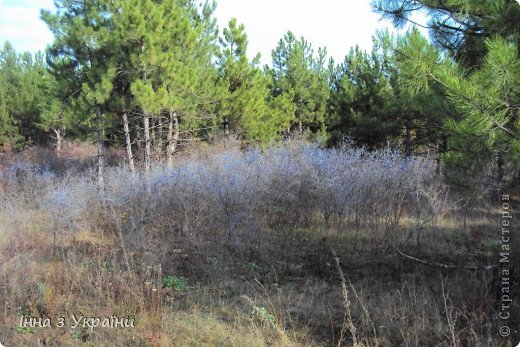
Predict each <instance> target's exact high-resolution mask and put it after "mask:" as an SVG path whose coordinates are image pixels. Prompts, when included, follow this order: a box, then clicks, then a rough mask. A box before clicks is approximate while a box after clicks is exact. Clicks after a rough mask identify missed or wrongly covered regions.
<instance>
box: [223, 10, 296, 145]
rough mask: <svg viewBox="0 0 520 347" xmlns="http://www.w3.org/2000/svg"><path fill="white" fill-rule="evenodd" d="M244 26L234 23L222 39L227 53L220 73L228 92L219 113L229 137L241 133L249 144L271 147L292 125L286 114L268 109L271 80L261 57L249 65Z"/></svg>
mask: <svg viewBox="0 0 520 347" xmlns="http://www.w3.org/2000/svg"><path fill="white" fill-rule="evenodd" d="M244 29H245V28H244V26H243V25H238V24H237V22H236V19H231V20H230V22H229V27H228V28H226V29H224V33H223V34H224V37H223V38H221V40H220V41H221V45H222V47H223V52H222V53H221V54H220V56H219V61H218V66H219V73H220V77H221V80H222V83H223V84H224V88H225V90H226V94H225V95H224V97H223V99H222V102H221V107H220V109H219V110H218V112H219V115H220V117H221V118H222V119H223V124H224V128H225V133H226V135H227V134H229V128H232V129H235V130H237V131H238V132H239V133H240V134H241V135H242V136H243V137H244V139H245V140H246V141H255V142H259V143H264V144H265V143H268V142H270V141H272V140H273V139H275V138H276V137H277V136H278V135H279V134H280V133H281V131H282V130H283V128H285V127H287V126H288V125H289V122H288V119H284V116H285V114H284V113H283V112H277V110H278V108H276V107H275V106H274V105H270V106H273V107H272V108H270V107H268V106H269V105H268V102H269V89H268V85H267V79H266V77H265V76H264V75H263V73H262V71H261V70H260V69H259V67H258V62H259V58H260V56H259V55H257V56H256V57H255V59H253V61H252V62H249V60H248V58H247V55H246V51H247V36H246V34H245V31H244Z"/></svg>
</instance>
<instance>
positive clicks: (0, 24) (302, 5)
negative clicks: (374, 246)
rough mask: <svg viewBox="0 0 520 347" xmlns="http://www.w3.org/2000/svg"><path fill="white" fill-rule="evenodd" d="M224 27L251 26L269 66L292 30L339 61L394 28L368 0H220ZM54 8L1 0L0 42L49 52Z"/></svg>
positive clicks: (253, 43) (43, 2)
mask: <svg viewBox="0 0 520 347" xmlns="http://www.w3.org/2000/svg"><path fill="white" fill-rule="evenodd" d="M217 4H218V6H217V11H216V16H217V20H218V24H219V27H220V29H221V30H222V29H223V28H224V27H226V26H227V23H228V21H229V19H230V18H232V17H236V18H237V20H238V21H239V22H240V23H243V24H244V25H245V27H246V32H247V35H248V38H249V50H248V54H249V56H251V57H253V56H254V55H255V54H256V53H257V52H260V53H261V55H262V63H265V64H267V63H270V61H271V50H272V49H273V48H275V46H276V44H277V42H278V41H279V40H280V38H282V37H283V35H284V34H285V33H286V32H287V31H288V30H291V31H292V32H293V33H294V34H295V35H296V36H297V37H300V36H304V37H305V39H307V40H308V41H310V42H311V44H312V45H313V47H315V48H316V49H317V48H318V47H323V46H325V47H327V51H328V53H329V55H330V56H332V57H333V58H334V60H335V61H336V62H341V61H343V58H344V56H345V55H346V53H347V52H348V50H349V48H350V47H353V46H355V45H356V44H357V45H359V46H360V47H361V48H363V49H367V50H368V49H370V48H371V47H372V39H371V37H372V35H374V34H375V31H376V29H380V28H385V27H390V24H389V23H387V22H383V21H379V15H377V14H375V13H372V10H371V8H370V1H369V0H262V1H255V0H218V1H217ZM41 8H47V9H53V8H54V6H53V1H52V0H0V42H2V43H3V41H6V40H9V41H10V42H11V44H12V45H13V46H14V47H15V49H16V50H17V51H30V52H36V51H38V50H44V49H45V47H46V45H47V44H49V43H50V42H51V41H52V34H51V33H50V32H49V30H48V29H47V26H46V25H45V23H43V22H42V21H41V20H40V19H39V17H40V9H41Z"/></svg>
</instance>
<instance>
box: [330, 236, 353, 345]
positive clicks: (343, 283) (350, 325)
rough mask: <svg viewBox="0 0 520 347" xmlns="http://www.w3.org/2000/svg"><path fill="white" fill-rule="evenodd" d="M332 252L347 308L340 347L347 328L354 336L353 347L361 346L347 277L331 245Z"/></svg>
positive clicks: (340, 336) (339, 340) (339, 342)
mask: <svg viewBox="0 0 520 347" xmlns="http://www.w3.org/2000/svg"><path fill="white" fill-rule="evenodd" d="M329 248H330V251H331V253H332V256H333V257H334V260H335V261H336V268H337V270H338V274H339V278H340V280H341V293H342V296H343V305H344V306H345V317H344V320H343V325H342V326H341V331H340V335H339V339H338V347H340V346H341V345H342V342H343V338H344V335H345V329H346V326H347V327H348V329H349V330H350V333H351V335H352V346H359V344H358V340H357V334H356V327H355V326H354V323H353V322H352V315H351V313H350V300H349V298H348V289H347V284H346V283H347V281H346V280H345V276H344V275H343V270H341V265H340V262H339V258H338V256H337V254H336V251H335V250H334V248H332V247H331V246H330V245H329Z"/></svg>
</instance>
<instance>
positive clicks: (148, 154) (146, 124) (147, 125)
mask: <svg viewBox="0 0 520 347" xmlns="http://www.w3.org/2000/svg"><path fill="white" fill-rule="evenodd" d="M143 128H144V134H143V140H144V170H145V172H149V171H150V167H151V164H150V157H151V146H150V117H149V116H148V113H147V112H144V116H143Z"/></svg>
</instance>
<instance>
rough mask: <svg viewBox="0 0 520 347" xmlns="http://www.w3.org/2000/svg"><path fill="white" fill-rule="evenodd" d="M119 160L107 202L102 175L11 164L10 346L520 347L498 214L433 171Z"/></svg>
mask: <svg viewBox="0 0 520 347" xmlns="http://www.w3.org/2000/svg"><path fill="white" fill-rule="evenodd" d="M113 164H114V166H113V167H111V168H109V169H108V170H107V173H106V178H105V187H104V189H103V190H100V189H99V188H98V186H97V183H96V179H95V175H94V170H93V167H92V165H91V164H89V162H88V161H81V160H78V161H75V162H72V163H71V162H70V160H68V161H67V160H63V159H60V158H54V157H52V154H50V153H48V152H45V151H42V152H41V153H39V154H34V153H32V155H27V156H25V157H24V156H20V157H19V158H15V159H11V160H8V161H7V160H6V161H4V162H2V163H1V165H2V167H1V170H2V174H1V175H0V177H1V179H0V180H1V191H0V280H1V281H0V289H1V293H0V309H1V311H0V342H1V343H3V344H4V345H5V346H43V345H47V346H69V345H70V346H73V345H86V346H352V345H355V346H514V344H513V342H518V341H519V339H520V332H519V331H518V330H519V328H518V327H520V309H519V303H518V295H517V294H516V293H515V292H516V291H517V288H518V268H519V264H518V256H517V254H519V253H520V249H519V247H518V240H514V239H513V240H512V241H511V242H510V248H511V262H510V263H509V264H508V266H509V267H510V268H511V269H512V270H511V271H512V274H511V293H510V297H511V298H512V302H511V303H510V308H509V312H510V318H509V319H508V320H507V324H508V326H509V327H510V328H511V335H510V336H509V338H503V337H501V336H500V334H499V328H500V326H501V325H502V324H503V323H504V321H501V320H500V318H499V314H500V312H501V311H500V309H501V307H500V304H501V301H500V300H501V294H503V293H502V292H501V288H502V287H501V283H502V282H501V280H500V277H501V275H500V273H499V270H498V266H499V265H500V263H499V260H500V256H499V252H500V250H501V243H500V230H501V228H502V225H501V224H500V223H501V221H500V215H501V212H502V210H503V207H502V206H501V202H500V200H499V199H498V198H493V197H492V195H486V196H484V197H479V198H478V199H477V198H473V199H470V200H469V203H468V195H464V194H461V193H457V192H455V191H452V190H451V189H449V188H448V187H447V186H446V185H444V184H443V182H442V180H441V177H439V176H438V175H437V174H436V172H435V163H434V161H432V160H430V159H428V158H425V157H411V158H403V157H401V156H400V155H399V154H398V153H394V152H391V151H381V152H378V153H368V152H366V151H364V150H355V149H349V148H344V149H338V150H323V149H320V148H317V147H313V146H309V145H292V146H288V147H282V148H273V149H270V150H266V151H264V152H260V151H254V150H252V151H247V152H241V151H238V150H233V149H230V150H227V151H222V152H220V153H212V154H206V155H201V154H200V153H199V154H196V155H192V156H186V157H183V158H180V159H179V160H178V161H177V164H176V166H175V167H174V168H170V167H165V166H160V165H157V166H155V168H154V169H153V170H152V171H151V172H149V173H143V172H136V173H131V172H128V171H127V170H126V169H125V168H124V167H123V166H121V165H117V156H114V160H113ZM517 198H518V196H517V195H515V191H514V190H513V188H511V199H512V200H511V205H512V206H516V204H517V201H518V200H516V199H517ZM517 218H518V215H517V214H514V218H512V221H514V220H515V219H517ZM513 223H514V222H513ZM511 230H513V227H511ZM515 276H516V277H515ZM81 317H83V318H81ZM38 325H44V326H43V327H40V326H38Z"/></svg>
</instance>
